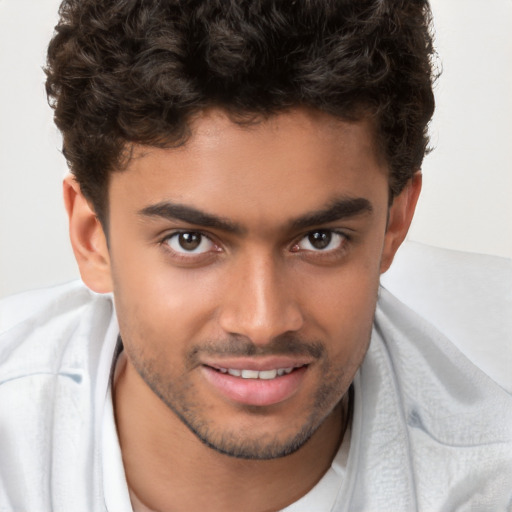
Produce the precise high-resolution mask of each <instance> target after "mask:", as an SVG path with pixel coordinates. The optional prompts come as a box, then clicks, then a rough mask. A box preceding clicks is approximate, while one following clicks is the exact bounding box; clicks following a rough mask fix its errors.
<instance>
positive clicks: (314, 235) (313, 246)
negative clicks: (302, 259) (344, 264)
mask: <svg viewBox="0 0 512 512" xmlns="http://www.w3.org/2000/svg"><path fill="white" fill-rule="evenodd" d="M346 240H347V237H346V236H345V235H343V234H341V233H337V232H336V231H331V230H329V229H317V230H316V231H311V232H310V233H308V234H307V235H306V236H304V237H303V238H302V239H301V240H299V242H298V243H297V244H296V245H295V246H294V247H293V250H294V252H296V251H313V252H329V251H335V250H336V249H340V248H342V247H343V245H344V243H345V242H346Z"/></svg>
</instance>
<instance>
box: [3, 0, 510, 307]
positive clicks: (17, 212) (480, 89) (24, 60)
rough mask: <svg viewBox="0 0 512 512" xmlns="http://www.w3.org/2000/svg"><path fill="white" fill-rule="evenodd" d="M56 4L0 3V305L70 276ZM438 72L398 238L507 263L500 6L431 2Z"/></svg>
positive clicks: (506, 21)
mask: <svg viewBox="0 0 512 512" xmlns="http://www.w3.org/2000/svg"><path fill="white" fill-rule="evenodd" d="M58 4H59V1H58V0H0V297H1V296H5V295H8V294H10V293H14V292H17V291H22V290H26V289H29V288H33V287H39V286H44V285H48V284H53V283H57V282H63V281H66V280H69V279H72V278H75V277H77V276H78V271H77V268H76V265H75V263H74V260H73V255H72V253H71V249H70V246H69V242H68V239H67V227H66V220H65V214H64V208H63V206H62V200H61V180H62V176H63V175H64V173H65V172H66V166H65V161H64V158H63V157H62V155H61V154H60V151H59V148H60V139H59V136H58V134H57V131H56V129H55V128H54V127H53V124H52V119H51V118H52V113H51V110H50V108H49V107H48V105H47V103H46V98H45V94H44V87H43V83H44V74H43V72H42V70H41V67H42V66H43V64H44V59H45V51H46V45H47V42H48V40H49V38H50V36H51V33H52V30H53V26H54V25H55V23H56V20H57V7H58ZM432 7H433V11H434V19H435V27H436V33H437V36H436V41H437V48H438V52H439V54H440V59H441V62H442V67H443V74H442V76H441V78H440V80H439V83H438V85H437V88H436V97H437V111H436V114H435V118H434V122H433V123H432V126H431V133H432V143H433V145H434V146H435V150H434V152H433V153H432V154H431V155H429V156H428V157H427V158H426V160H425V163H424V166H423V172H424V190H423V195H422V198H421V200H420V203H419V206H418V212H417V215H416V219H415V221H414V224H413V227H412V229H411V232H410V239H412V240H416V241H420V242H424V243H428V244H432V245H437V246H441V247H447V248H451V249H460V250H464V251H472V252H480V253H486V254H494V255H498V256H505V257H509V258H511V257H512V172H511V171H512V164H511V162H512V137H511V134H512V128H511V124H512V94H511V92H510V91H512V65H511V63H512V30H511V29H512V0H486V1H485V2H483V1H482V0H433V1H432Z"/></svg>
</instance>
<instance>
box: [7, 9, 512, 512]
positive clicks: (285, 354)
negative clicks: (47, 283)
mask: <svg viewBox="0 0 512 512" xmlns="http://www.w3.org/2000/svg"><path fill="white" fill-rule="evenodd" d="M60 14H61V19H60V22H59V24H58V26H57V31H56V35H55V37H54V39H53V40H52V42H51V44H50V47H49V53H48V68H47V73H48V82H47V91H48V94H49V96H50V98H51V101H52V105H53V107H54V108H55V119H56V123H57V125H58V126H59V128H60V129H61V130H62V133H63V137H64V154H65V156H66V158H67V159H68V162H69V165H70V169H71V171H72V174H70V175H69V177H67V178H66V179H65V181H64V197H65V203H66V208H67V211H68V215H69V221H70V237H71V242H72V245H73V249H74V252H75V255H76V259H77V262H78V264H79V267H80V272H81V276H82V280H83V282H84V283H85V285H86V286H87V288H88V289H89V290H92V291H93V292H97V293H98V294H100V295H96V294H93V293H91V292H90V291H89V290H88V289H87V288H85V287H84V286H83V285H82V284H72V285H69V286H67V287H64V288H59V289H57V290H53V291H50V292H47V295H45V296H44V297H43V298H41V296H37V297H36V298H35V299H33V300H34V302H33V304H34V306H33V307H32V311H31V313H30V315H29V316H28V317H25V318H23V319H22V320H20V321H19V322H12V324H13V325H11V326H10V328H9V329H7V330H6V331H5V332H4V333H3V334H2V335H1V337H0V350H1V351H2V352H1V360H2V366H1V367H0V383H1V385H0V401H1V404H2V415H1V423H0V432H1V438H0V443H1V453H2V460H1V462H0V479H1V480H0V510H1V511H27V512H32V511H34V512H36V511H37V512H39V511H69V510H73V511H82V510H83V511H96V510H98V511H103V510H108V511H110V512H125V511H130V510H134V511H147V510H153V511H159V512H167V511H187V512H190V511H192V512H193V511H204V510H208V511H212V512H215V511H240V510H243V511H244V512H245V511H247V512H253V511H254V512H257V511H276V510H286V511H287V512H297V511H302V512H304V511H308V512H310V511H330V510H334V511H342V510H350V511H353V510H368V511H370V510H371V511H375V510H379V511H383V510H393V511H402V510H403V511H410V510H425V511H426V510H447V511H448V510H450V511H451V510H469V509H471V510H504V509H506V507H507V506H509V507H510V503H511V501H510V497H511V493H510V481H511V477H512V463H511V461H510V451H511V443H512V440H511V437H512V436H511V432H510V427H509V425H510V424H511V421H512V413H511V411H510V405H511V401H510V397H509V396H508V395H507V394H506V393H505V392H504V391H503V390H502V389H501V388H499V387H498V386H497V385H495V384H494V383H493V382H492V381H490V380H489V379H487V378H486V376H485V375H484V374H482V373H480V372H479V371H478V370H477V369H476V368H475V367H473V366H472V365H471V364H470V363H469V362H468V361H467V360H465V359H464V358H463V357H462V356H461V355H460V354H459V353H458V352H457V351H456V349H455V348H454V347H453V346H452V345H450V343H449V342H448V341H447V340H446V339H444V338H443V336H441V335H440V334H439V333H438V332H437V331H435V330H434V329H433V328H432V327H431V326H430V325H429V324H427V323H426V322H424V321H423V320H422V319H421V318H419V317H417V316H416V315H414V314H413V313H412V312H411V311H409V310H408V309H407V308H406V307H405V306H403V305H402V304H400V303H399V302H398V301H396V299H394V298H393V297H392V296H391V295H390V294H389V293H387V292H386V291H385V290H380V291H379V277H380V274H381V273H382V272H384V271H385V270H387V269H388V268H389V266H390V264H391V262H392V260H393V257H394V255H395V252H396V250H397V249H398V247H399V246H400V244H401V242H402V241H403V239H404V237H405V235H406V233H407V230H408V227H409V225H410V222H411V219H412V216H413V213H414V208H415V204H416V200H417V198H418V195H419V193H420V188H421V175H420V173H419V169H420V167H421V162H422V159H423V155H424V152H425V148H426V145H427V136H426V125H427V123H428V121H429V119H430V117H431V115H432V112H433V106H434V102H433V96H432V88H431V86H432V78H433V77H432V69H431V63H430V58H431V54H432V45H431V38H430V34H429V9H428V4H427V3H426V1H399V2H397V1H396V0H393V1H391V0H390V1H383V0H374V1H367V2H361V1H356V0H354V1H340V0H337V1H334V0H309V1H306V0H304V1H298V2H289V1H282V2H281V1H240V0H238V1H234V0H233V1H231V2H229V1H226V2H220V1H219V2H217V1H212V0H208V1H206V0H205V1H190V2H175V1H171V0H165V1H162V0H103V1H102V2H98V1H97V0H66V1H65V2H64V3H63V4H62V7H61V12H60ZM6 411H8V412H6ZM497 411H499V415H500V418H496V412H497Z"/></svg>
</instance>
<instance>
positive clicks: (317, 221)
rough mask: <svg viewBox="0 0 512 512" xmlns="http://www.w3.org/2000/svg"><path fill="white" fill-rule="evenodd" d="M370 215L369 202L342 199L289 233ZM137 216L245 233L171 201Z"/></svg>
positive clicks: (292, 225) (294, 223)
mask: <svg viewBox="0 0 512 512" xmlns="http://www.w3.org/2000/svg"><path fill="white" fill-rule="evenodd" d="M372 212H373V207H372V204H371V203H370V201H368V199H365V198H363V197H357V198H341V199H337V200H334V201H332V202H331V203H330V205H329V206H328V207H326V208H324V209H321V210H316V211H313V212H309V213H307V214H306V215H303V216H301V217H298V218H297V219H294V220H292V221H291V222H290V223H289V226H290V228H291V229H292V230H299V229H305V228H308V227H313V226H318V225H321V224H327V223H329V222H334V221H337V220H341V219H346V218H349V217H355V216H357V215H361V214H363V213H372ZM138 213H139V215H141V216H143V217H160V218H163V219H167V220H181V221H183V222H186V223H188V224H195V225H198V226H202V227H208V228H215V229H220V230H222V231H226V232H228V233H233V234H237V235H241V234H244V233H246V231H247V230H246V229H245V228H243V227H242V226H241V225H240V224H237V223H235V222H233V221H231V220H230V219H226V218H224V217H219V216H217V215H212V214H210V213H206V212H203V211H201V210H198V209H196V208H194V207H192V206H187V205H184V204H179V203H172V202H170V201H163V202H161V203H157V204H154V205H150V206H147V207H145V208H143V209H142V210H140V211H139V212H138Z"/></svg>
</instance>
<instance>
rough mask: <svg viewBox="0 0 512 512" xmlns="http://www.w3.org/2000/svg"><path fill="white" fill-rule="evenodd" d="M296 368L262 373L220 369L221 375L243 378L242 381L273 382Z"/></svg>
mask: <svg viewBox="0 0 512 512" xmlns="http://www.w3.org/2000/svg"><path fill="white" fill-rule="evenodd" d="M294 369H295V367H294V366H291V367H290V368H277V369H275V370H263V371H261V372H259V371H257V370H236V369H234V368H218V370H219V372H220V373H227V374H229V375H232V376H233V377H242V379H262V380H272V379H275V378H276V377H282V376H283V375H288V374H290V373H292V372H293V370H294Z"/></svg>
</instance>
